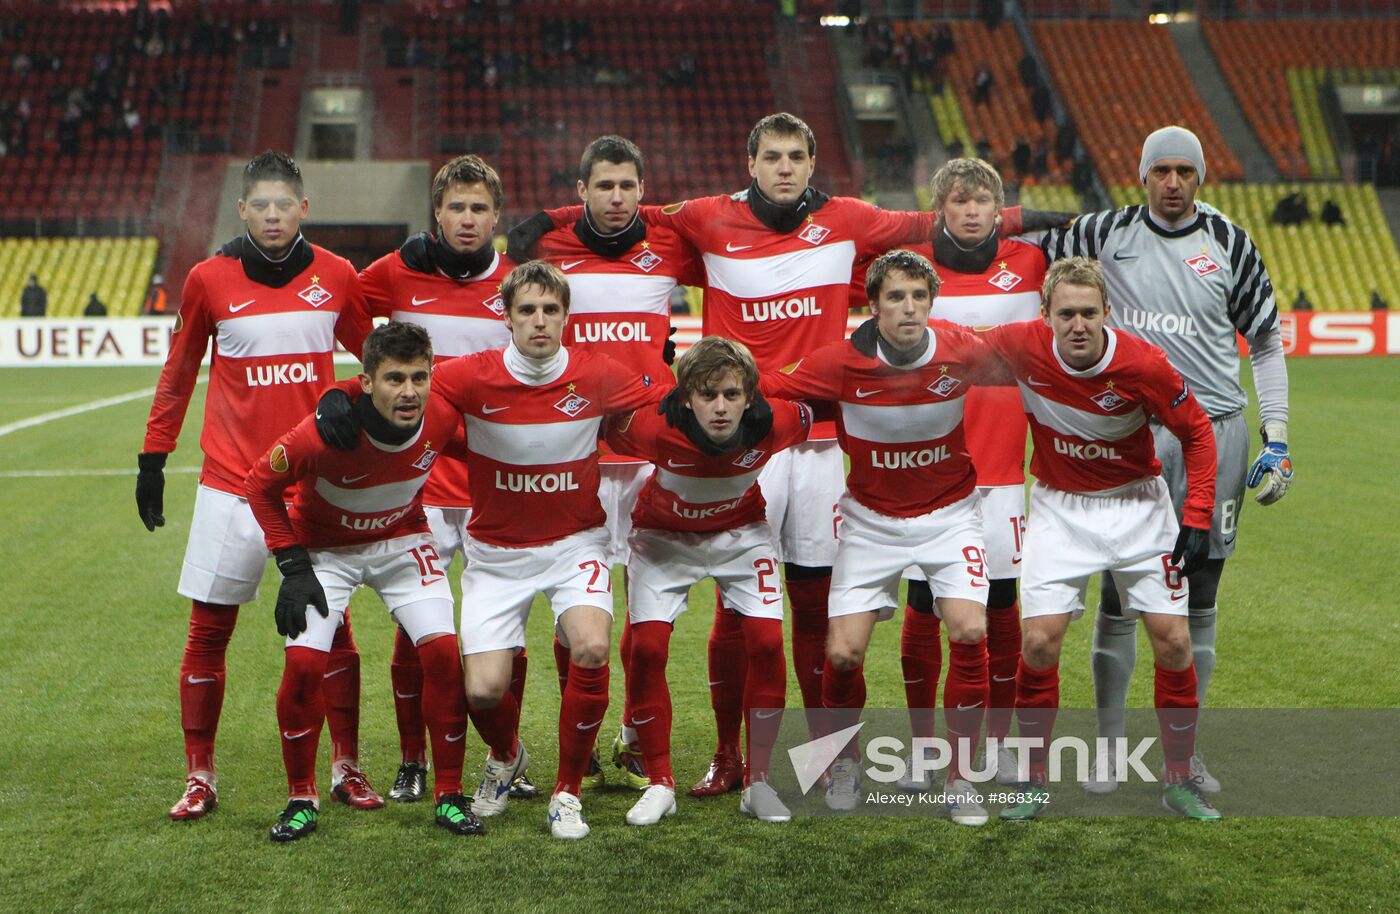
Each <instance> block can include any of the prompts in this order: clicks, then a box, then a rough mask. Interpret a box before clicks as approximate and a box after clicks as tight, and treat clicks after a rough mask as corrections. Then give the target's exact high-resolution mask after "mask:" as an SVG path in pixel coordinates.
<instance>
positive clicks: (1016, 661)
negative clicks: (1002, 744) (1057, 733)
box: [987, 600, 1021, 739]
mask: <svg viewBox="0 0 1400 914" xmlns="http://www.w3.org/2000/svg"><path fill="white" fill-rule="evenodd" d="M1020 665H1021V603H1020V601H1019V600H1018V601H1017V602H1015V603H1012V604H1011V605H1010V606H1009V607H1006V608H1004V609H992V608H990V607H988V609H987V674H988V678H989V681H988V683H987V687H988V698H987V707H988V711H987V737H988V738H992V737H995V738H997V739H1006V736H1007V734H1008V733H1010V732H1011V714H1012V709H1013V708H1015V707H1016V670H1017V668H1018V667H1019V666H1020Z"/></svg>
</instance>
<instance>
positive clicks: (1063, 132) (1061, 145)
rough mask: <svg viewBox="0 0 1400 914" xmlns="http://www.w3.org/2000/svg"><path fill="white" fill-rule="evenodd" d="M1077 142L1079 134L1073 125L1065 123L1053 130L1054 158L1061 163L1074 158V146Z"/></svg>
mask: <svg viewBox="0 0 1400 914" xmlns="http://www.w3.org/2000/svg"><path fill="white" fill-rule="evenodd" d="M1078 142H1079V134H1077V133H1075V132H1074V125H1073V124H1071V123H1070V122H1069V121H1065V122H1064V123H1063V124H1061V125H1060V126H1059V127H1058V128H1057V129H1056V130H1055V158H1057V159H1059V160H1060V161H1061V162H1064V161H1067V160H1069V159H1072V158H1074V146H1075V144H1076V143H1078Z"/></svg>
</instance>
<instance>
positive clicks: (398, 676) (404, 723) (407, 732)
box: [389, 627, 460, 764]
mask: <svg viewBox="0 0 1400 914" xmlns="http://www.w3.org/2000/svg"><path fill="white" fill-rule="evenodd" d="M459 663H460V661H459ZM389 683H390V684H391V685H392V686H393V687H394V717H395V719H396V720H397V721H398V724H399V752H400V754H401V756H402V758H403V760H404V761H405V762H418V763H419V764H422V763H423V762H425V761H427V758H428V744H427V739H426V737H425V736H424V734H423V665H422V664H421V663H419V661H418V649H417V648H415V647H414V646H413V639H412V638H410V637H409V636H408V632H406V631H404V630H403V629H402V628H397V627H396V628H395V629H394V655H393V658H392V659H391V660H390V661H389Z"/></svg>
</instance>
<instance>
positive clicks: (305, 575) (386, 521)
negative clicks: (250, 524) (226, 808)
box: [245, 321, 483, 841]
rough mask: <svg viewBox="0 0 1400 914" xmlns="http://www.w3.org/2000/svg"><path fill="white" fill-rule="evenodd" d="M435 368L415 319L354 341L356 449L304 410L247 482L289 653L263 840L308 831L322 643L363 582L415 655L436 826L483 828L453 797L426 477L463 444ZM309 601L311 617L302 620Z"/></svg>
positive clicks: (461, 725) (321, 707)
mask: <svg viewBox="0 0 1400 914" xmlns="http://www.w3.org/2000/svg"><path fill="white" fill-rule="evenodd" d="M432 360H433V351H432V346H431V343H430V342H429V340H428V334H427V331H425V330H423V329H422V328H421V327H419V326H417V325H416V324H405V323H399V322H396V321H391V322H389V323H388V324H385V325H384V326H382V327H380V328H379V329H377V330H375V331H374V332H373V333H371V334H370V335H369V337H368V338H367V339H366V341H365V346H364V372H363V373H362V374H361V375H360V378H359V383H360V387H361V390H362V394H361V396H360V397H359V399H358V400H357V401H356V403H355V407H354V410H355V412H356V414H357V418H358V420H359V424H360V427H361V428H362V429H363V432H364V434H363V435H361V437H360V441H359V444H358V445H357V446H356V447H355V448H354V449H353V450H350V451H340V450H335V449H332V448H330V447H329V446H327V445H326V444H325V443H323V442H322V441H321V439H320V437H319V436H318V434H317V432H316V424H315V418H314V416H308V417H307V418H306V419H304V420H303V421H302V422H301V424H299V425H298V426H297V427H296V428H295V429H293V430H292V431H291V432H290V433H288V434H287V435H286V436H284V437H283V438H282V439H281V440H280V441H278V443H277V444H276V445H275V446H274V447H273V448H272V450H271V451H270V452H269V453H268V454H267V456H266V457H265V458H263V459H261V460H259V461H258V462H257V463H256V464H254V466H253V469H252V470H251V472H249V474H248V477H247V481H246V483H245V489H246V492H247V495H248V504H249V506H250V507H251V508H252V510H253V514H254V516H255V517H256V518H257V520H258V523H259V524H260V525H261V526H262V528H263V531H264V534H265V535H266V539H267V545H268V548H269V549H271V550H272V551H273V552H274V553H275V554H276V556H277V567H278V568H279V569H281V571H282V588H281V590H280V592H279V593H278V595H277V610H276V615H277V630H278V632H279V633H281V634H283V635H286V636H287V652H286V667H285V669H284V671H283V674H282V686H281V688H280V689H279V690H278V692H277V723H278V725H279V727H280V729H281V732H282V759H283V761H284V763H285V764H286V767H287V785H288V796H289V797H290V802H289V803H288V804H287V808H286V810H285V811H283V813H282V815H281V816H280V817H279V819H278V822H277V824H276V825H274V826H273V827H272V831H271V834H270V837H271V838H272V840H273V841H293V840H296V839H297V838H300V837H303V836H304V835H307V834H309V833H311V832H312V831H314V830H315V829H316V820H317V810H318V795H317V789H316V747H317V744H318V742H319V741H320V734H321V723H322V721H323V720H324V719H325V704H324V699H323V698H322V689H321V683H322V679H323V677H325V676H326V675H327V673H326V658H327V652H328V651H329V650H330V646H331V640H332V638H333V637H334V635H335V631H336V629H337V628H338V627H339V626H340V624H341V620H342V618H343V616H344V613H345V608H346V606H347V605H348V604H349V602H350V595H351V594H352V593H353V592H354V590H355V588H356V587H358V586H360V585H361V584H363V585H366V586H368V587H371V588H373V589H374V590H375V591H376V592H377V593H378V594H379V595H380V597H382V598H383V600H384V603H385V605H386V606H388V608H389V612H390V613H391V614H392V615H393V617H394V621H395V622H397V623H398V624H399V625H400V626H401V627H402V628H403V630H404V631H406V632H407V633H408V634H409V636H410V637H412V639H413V642H414V644H415V645H416V646H417V648H418V654H419V656H420V657H421V659H422V663H423V673H424V676H423V714H424V717H425V718H426V720H427V724H428V732H429V734H430V737H431V741H432V750H433V776H434V785H433V794H434V796H435V797H436V800H437V803H436V805H435V814H436V819H437V823H438V824H439V825H441V826H443V827H444V828H446V829H447V830H448V831H451V832H453V833H454V834H459V835H479V834H482V833H483V830H482V827H481V822H480V821H478V819H477V818H476V816H475V815H473V814H472V810H471V802H470V801H469V800H468V799H467V798H466V797H465V796H463V795H462V759H463V752H464V748H465V740H464V737H465V736H466V732H467V704H466V693H465V691H464V688H463V681H462V667H461V661H460V660H459V658H458V656H457V645H456V640H455V638H454V637H453V635H454V629H453V625H452V591H451V588H450V587H449V586H448V583H447V577H446V575H445V574H444V573H443V572H442V569H441V568H440V566H439V564H438V563H439V559H438V555H437V551H436V549H435V548H434V546H433V541H432V537H431V536H430V535H429V533H428V524H427V520H426V519H425V517H424V515H423V505H422V489H423V483H424V482H425V481H426V480H427V478H428V471H429V469H431V467H432V465H433V461H434V459H435V458H436V457H437V456H438V455H439V454H440V453H442V452H443V451H444V450H457V451H461V450H462V443H461V425H462V421H461V416H459V415H458V414H457V413H456V412H454V411H453V410H452V409H451V408H450V407H449V406H447V405H446V404H442V403H439V401H438V400H437V399H436V398H434V399H431V400H430V399H429V397H428V387H429V382H430V379H431V377H432V364H433V361H432ZM291 484H295V485H296V487H297V488H296V495H295V497H294V498H293V500H292V506H291V510H290V514H289V512H288V509H287V507H286V506H285V505H284V504H283V502H282V495H283V492H285V491H286V489H287V486H288V485H291ZM308 605H311V606H314V607H315V608H316V610H317V612H316V613H307V611H306V610H307V606H308Z"/></svg>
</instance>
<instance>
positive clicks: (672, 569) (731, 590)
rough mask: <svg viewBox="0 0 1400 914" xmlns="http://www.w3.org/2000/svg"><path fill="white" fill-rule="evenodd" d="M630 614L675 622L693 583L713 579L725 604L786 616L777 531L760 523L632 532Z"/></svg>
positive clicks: (741, 610) (775, 616)
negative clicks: (684, 530) (712, 529)
mask: <svg viewBox="0 0 1400 914" xmlns="http://www.w3.org/2000/svg"><path fill="white" fill-rule="evenodd" d="M631 545H632V561H631V563H630V564H629V565H628V566H627V612H628V618H629V619H630V620H631V621H632V622H633V623H634V624H635V623H637V622H670V623H674V622H675V621H676V619H677V618H678V617H679V616H680V614H681V613H683V612H685V609H686V599H687V597H688V596H689V594H690V588H691V585H693V584H698V583H699V582H700V581H703V580H704V579H705V578H714V581H715V584H716V585H718V586H719V592H720V596H721V597H722V598H723V599H724V605H725V606H727V607H729V608H730V609H732V610H733V611H734V612H737V613H739V614H741V615H745V616H755V617H757V618H762V619H782V617H783V573H782V568H781V566H779V564H778V555H777V553H776V552H775V551H774V550H773V531H772V529H771V528H770V527H769V526H768V524H767V523H765V522H763V521H760V522H758V523H755V524H746V525H744V526H742V527H737V528H735V529H733V530H721V531H720V532H718V533H674V532H670V531H662V530H633V531H632V541H631Z"/></svg>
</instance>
